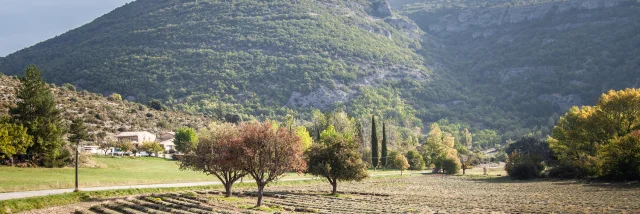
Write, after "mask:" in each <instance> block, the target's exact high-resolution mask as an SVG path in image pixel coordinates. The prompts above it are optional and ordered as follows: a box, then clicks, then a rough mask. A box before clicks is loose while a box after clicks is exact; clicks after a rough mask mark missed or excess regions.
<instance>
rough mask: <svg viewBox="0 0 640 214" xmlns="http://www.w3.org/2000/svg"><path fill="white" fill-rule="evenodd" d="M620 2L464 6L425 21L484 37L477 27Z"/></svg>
mask: <svg viewBox="0 0 640 214" xmlns="http://www.w3.org/2000/svg"><path fill="white" fill-rule="evenodd" d="M624 2H628V0H569V1H564V2H551V3H543V4H535V5H528V6H520V7H490V8H468V9H463V10H461V11H456V12H453V13H447V14H446V15H444V16H442V17H438V18H437V19H434V20H431V21H428V22H430V24H429V25H428V31H430V32H434V33H441V32H445V31H448V32H465V31H471V32H472V33H476V34H474V35H476V36H478V35H482V36H485V37H487V36H491V35H493V34H494V33H492V32H490V31H483V32H478V30H481V29H486V28H502V27H504V25H510V24H518V23H522V22H527V21H535V20H541V19H544V18H546V17H550V16H553V15H562V14H564V13H567V12H572V11H576V10H578V11H584V12H585V13H586V14H588V13H589V10H596V9H601V8H610V7H616V6H619V5H621V4H622V3H624ZM587 16H588V15H587ZM478 33H479V34H478Z"/></svg>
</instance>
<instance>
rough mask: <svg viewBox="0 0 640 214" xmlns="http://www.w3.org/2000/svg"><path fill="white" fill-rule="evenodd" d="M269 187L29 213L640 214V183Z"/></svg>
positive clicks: (433, 181)
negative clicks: (260, 198)
mask: <svg viewBox="0 0 640 214" xmlns="http://www.w3.org/2000/svg"><path fill="white" fill-rule="evenodd" d="M330 189H331V186H330V185H329V184H328V183H312V184H300V185H293V186H273V187H267V188H266V190H265V191H266V195H265V198H264V205H265V206H263V207H261V208H259V209H256V208H253V206H254V205H255V202H256V197H255V192H254V191H255V190H253V189H237V190H236V195H235V196H234V197H232V198H225V197H223V196H222V195H221V193H220V192H219V191H213V192H211V191H209V192H184V193H174V194H159V195H149V196H138V197H129V198H124V199H117V200H113V201H111V202H99V203H98V202H96V203H80V204H74V205H69V206H63V207H55V208H50V209H45V210H36V211H31V212H27V213H47V214H49V213H71V212H74V211H79V212H82V213H185V214H186V213H211V212H217V213H273V212H279V213H293V212H312V213H640V186H639V185H638V184H608V183H591V184H587V183H585V182H578V181H549V180H540V181H529V182H520V181H512V180H510V179H508V178H504V177H492V178H486V177H482V176H446V175H411V176H404V177H393V178H376V179H369V180H365V181H363V182H343V183H339V184H338V189H339V190H340V194H339V195H338V196H333V195H328V193H329V191H330Z"/></svg>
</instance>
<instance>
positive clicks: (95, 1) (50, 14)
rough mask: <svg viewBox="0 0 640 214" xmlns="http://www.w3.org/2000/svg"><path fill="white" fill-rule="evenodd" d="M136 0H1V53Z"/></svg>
mask: <svg viewBox="0 0 640 214" xmlns="http://www.w3.org/2000/svg"><path fill="white" fill-rule="evenodd" d="M132 1H133V0H0V57H3V56H6V55H9V54H11V53H13V52H16V51H18V50H21V49H23V48H27V47H30V46H32V45H35V44H37V43H39V42H42V41H45V40H47V39H50V38H53V37H55V36H57V35H60V34H63V33H65V32H67V31H69V30H72V29H74V28H77V27H80V26H82V25H84V24H87V23H89V22H91V21H93V20H94V19H96V18H98V17H100V16H102V15H104V14H106V13H108V12H110V11H112V10H113V9H116V8H118V7H120V6H122V5H124V4H126V3H128V2H132Z"/></svg>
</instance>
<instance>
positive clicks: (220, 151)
mask: <svg viewBox="0 0 640 214" xmlns="http://www.w3.org/2000/svg"><path fill="white" fill-rule="evenodd" d="M243 152H244V150H243V148H242V138H241V137H240V131H239V129H238V127H237V126H236V125H234V124H231V123H223V124H212V125H210V126H209V127H208V129H207V130H204V131H202V132H201V133H200V142H199V143H198V145H197V147H196V149H195V151H194V152H192V153H189V154H187V155H185V156H184V157H182V158H181V159H180V169H183V170H194V171H202V172H204V173H206V174H208V175H214V176H216V177H217V178H218V179H219V180H220V182H222V184H223V185H224V189H225V195H226V196H227V197H230V196H231V195H232V192H231V187H232V186H233V183H235V182H236V181H238V180H239V179H241V178H242V177H244V176H245V175H246V172H244V171H243V167H242V162H241V159H240V157H241V156H242V155H243Z"/></svg>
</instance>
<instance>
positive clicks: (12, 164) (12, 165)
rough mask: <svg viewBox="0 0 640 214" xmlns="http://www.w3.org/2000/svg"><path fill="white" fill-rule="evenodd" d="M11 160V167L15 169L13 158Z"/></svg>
mask: <svg viewBox="0 0 640 214" xmlns="http://www.w3.org/2000/svg"><path fill="white" fill-rule="evenodd" d="M9 159H10V160H11V167H14V163H13V156H12V157H11V158H9Z"/></svg>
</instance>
